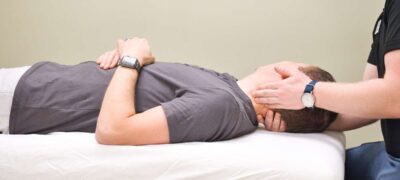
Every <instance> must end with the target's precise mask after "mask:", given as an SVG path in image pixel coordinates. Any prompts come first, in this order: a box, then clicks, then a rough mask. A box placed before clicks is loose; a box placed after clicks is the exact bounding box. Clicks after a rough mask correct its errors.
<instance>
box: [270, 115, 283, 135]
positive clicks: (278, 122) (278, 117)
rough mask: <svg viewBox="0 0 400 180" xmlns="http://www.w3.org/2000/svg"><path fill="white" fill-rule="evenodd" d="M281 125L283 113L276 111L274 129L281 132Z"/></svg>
mask: <svg viewBox="0 0 400 180" xmlns="http://www.w3.org/2000/svg"><path fill="white" fill-rule="evenodd" d="M280 126H281V114H279V113H274V120H273V123H272V131H275V132H280V130H279V127H280Z"/></svg>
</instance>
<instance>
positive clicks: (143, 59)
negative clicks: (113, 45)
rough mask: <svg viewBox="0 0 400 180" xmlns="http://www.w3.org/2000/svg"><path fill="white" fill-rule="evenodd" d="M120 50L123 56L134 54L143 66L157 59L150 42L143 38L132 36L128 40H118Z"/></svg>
mask: <svg viewBox="0 0 400 180" xmlns="http://www.w3.org/2000/svg"><path fill="white" fill-rule="evenodd" d="M117 47H118V52H119V55H120V56H121V57H122V56H132V57H135V58H137V59H138V60H139V62H140V65H141V66H142V67H143V66H145V65H148V64H151V63H153V62H154V61H155V58H154V57H153V55H152V53H151V51H150V46H149V43H148V42H147V40H146V39H143V38H137V37H135V38H132V39H127V40H125V41H124V40H121V39H120V40H118V44H117Z"/></svg>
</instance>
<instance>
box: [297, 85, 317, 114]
mask: <svg viewBox="0 0 400 180" xmlns="http://www.w3.org/2000/svg"><path fill="white" fill-rule="evenodd" d="M316 83H317V81H316V80H312V81H311V82H310V83H308V84H307V85H306V88H305V89H304V93H303V95H302V96H301V102H302V103H303V105H304V106H305V107H306V108H314V104H315V97H314V94H313V90H314V86H315V84H316Z"/></svg>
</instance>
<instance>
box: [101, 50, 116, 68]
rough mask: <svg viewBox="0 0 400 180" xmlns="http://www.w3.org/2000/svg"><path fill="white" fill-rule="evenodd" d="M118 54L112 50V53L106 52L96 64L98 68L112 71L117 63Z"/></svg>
mask: <svg viewBox="0 0 400 180" xmlns="http://www.w3.org/2000/svg"><path fill="white" fill-rule="evenodd" d="M119 58H120V57H119V53H118V51H117V49H114V50H112V51H108V52H106V53H104V54H103V55H101V56H100V57H99V58H98V59H97V61H96V63H97V64H98V65H99V66H100V68H102V69H112V68H115V67H116V66H117V65H118V61H119Z"/></svg>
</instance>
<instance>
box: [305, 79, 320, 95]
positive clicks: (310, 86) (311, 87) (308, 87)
mask: <svg viewBox="0 0 400 180" xmlns="http://www.w3.org/2000/svg"><path fill="white" fill-rule="evenodd" d="M315 84H317V81H316V80H312V81H311V82H309V83H308V84H307V85H306V88H305V89H304V93H312V91H313V90H314V86H315Z"/></svg>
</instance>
